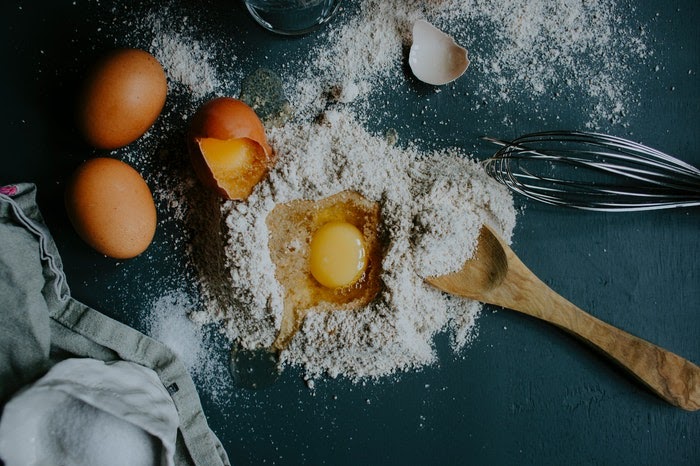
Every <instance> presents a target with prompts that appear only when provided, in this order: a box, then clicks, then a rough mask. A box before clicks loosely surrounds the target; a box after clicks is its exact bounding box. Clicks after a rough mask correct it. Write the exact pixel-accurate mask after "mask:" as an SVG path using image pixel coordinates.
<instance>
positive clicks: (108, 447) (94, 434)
mask: <svg viewBox="0 0 700 466" xmlns="http://www.w3.org/2000/svg"><path fill="white" fill-rule="evenodd" d="M178 421H179V420H178V415H177V410H176V409H175V404H174V403H173V401H172V400H171V399H170V395H169V394H168V392H167V391H166V390H165V388H164V387H163V385H162V384H161V383H160V379H158V375H157V374H156V373H155V372H154V371H152V370H151V369H148V368H146V367H143V366H140V365H138V364H134V363H131V362H127V361H115V362H108V363H105V362H102V361H98V360H96V359H90V358H76V359H67V360H65V361H62V362H59V363H58V364H56V365H55V366H53V367H52V368H51V369H50V370H49V372H48V373H47V374H46V375H45V376H43V377H42V378H41V379H39V380H38V381H37V382H35V383H34V384H33V385H31V386H30V387H29V388H28V389H26V390H23V391H21V392H20V393H19V394H17V395H16V396H15V397H13V398H12V399H11V400H10V401H9V402H8V403H7V405H5V408H4V410H3V415H2V418H0V458H3V460H4V461H5V464H6V465H7V466H27V465H46V464H57V465H59V464H71V465H74V466H81V465H85V466H90V465H96V464H99V465H101V466H110V465H114V466H117V465H130V466H138V465H143V466H147V465H161V466H172V465H173V458H174V455H175V441H176V439H177V427H178V423H179V422H178Z"/></svg>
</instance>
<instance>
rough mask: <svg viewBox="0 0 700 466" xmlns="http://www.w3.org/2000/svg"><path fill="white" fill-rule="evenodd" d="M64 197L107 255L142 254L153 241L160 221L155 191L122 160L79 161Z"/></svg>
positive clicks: (78, 225)
mask: <svg viewBox="0 0 700 466" xmlns="http://www.w3.org/2000/svg"><path fill="white" fill-rule="evenodd" d="M65 202H66V210H67V212H68V217H69V218H70V221H71V223H72V224H73V227H74V228H75V230H76V231H77V232H78V235H80V237H81V238H82V239H83V240H84V241H85V242H86V243H88V244H89V245H90V246H92V247H93V248H94V249H95V250H97V251H98V252H101V253H102V254H104V255H106V256H109V257H113V258H115V259H129V258H132V257H135V256H138V255H139V254H141V253H142V252H143V251H145V250H146V248H148V245H149V244H151V241H152V240H153V236H154V234H155V230H156V223H157V222H156V207H155V204H154V202H153V196H152V195H151V191H150V189H149V188H148V185H147V184H146V182H145V181H144V179H143V178H142V177H141V175H140V174H139V173H138V172H137V171H136V170H134V169H133V168H132V167H131V166H130V165H128V164H126V163H124V162H122V161H120V160H117V159H112V158H107V157H98V158H94V159H90V160H88V161H87V162H84V163H83V164H82V165H80V166H79V167H78V168H77V170H76V171H75V173H74V174H73V177H72V178H71V180H70V181H69V183H68V186H67V189H66V193H65Z"/></svg>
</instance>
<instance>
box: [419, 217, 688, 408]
mask: <svg viewBox="0 0 700 466" xmlns="http://www.w3.org/2000/svg"><path fill="white" fill-rule="evenodd" d="M426 281H427V282H428V283H429V284H431V285H432V286H434V287H436V288H438V289H440V290H442V291H445V292H447V293H451V294H454V295H458V296H462V297H465V298H470V299H474V300H477V301H481V302H484V303H488V304H493V305H496V306H501V307H505V308H509V309H513V310H515V311H519V312H522V313H524V314H528V315H530V316H533V317H537V318H538V319H542V320H544V321H546V322H550V323H552V324H554V325H556V326H558V327H560V328H562V329H563V330H566V331H567V332H569V333H571V334H573V335H574V336H576V337H578V338H580V339H581V340H583V341H584V342H586V343H588V344H589V345H591V346H593V347H594V348H596V349H598V350H599V351H600V352H601V353H602V354H604V355H606V356H608V357H609V358H611V359H612V360H613V361H615V362H616V363H618V364H619V365H620V366H621V367H623V368H624V369H626V370H627V371H629V372H630V373H631V374H632V375H634V376H635V377H636V378H637V379H639V380H640V381H641V382H642V383H644V384H645V385H646V386H647V387H648V388H649V389H651V390H652V391H653V392H654V393H656V394H657V395H658V396H660V397H661V398H663V399H664V400H666V401H668V402H669V403H671V404H673V405H675V406H678V407H680V408H683V409H685V410H688V411H696V410H698V409H700V368H699V367H698V366H696V365H695V364H693V363H692V362H690V361H688V360H686V359H683V358H681V357H680V356H678V355H676V354H674V353H672V352H670V351H667V350H665V349H663V348H661V347H659V346H656V345H654V344H652V343H649V342H648V341H646V340H643V339H641V338H638V337H636V336H634V335H631V334H629V333H627V332H625V331H623V330H621V329H619V328H616V327H613V326H612V325H610V324H607V323H605V322H603V321H601V320H599V319H597V318H595V317H593V316H591V315H590V314H588V313H586V312H585V311H583V310H582V309H580V308H578V307H576V306H575V305H574V304H572V303H571V302H569V301H567V300H566V299H564V298H563V297H561V296H560V295H558V294H557V293H556V292H554V291H553V290H552V289H551V288H549V287H548V286H547V285H546V284H545V283H544V282H542V281H541V280H540V279H539V278H537V276H535V274H534V273H532V272H531V271H530V270H529V269H528V268H527V267H526V266H525V265H524V264H523V263H522V261H521V260H520V259H519V258H518V257H517V256H516V255H515V253H514V252H513V250H512V249H511V248H510V247H508V245H507V244H506V243H505V242H504V240H503V239H501V238H500V237H499V236H498V235H497V234H496V233H495V232H494V231H493V230H492V229H491V228H490V227H488V226H483V227H482V228H481V231H480V234H479V239H478V243H477V247H476V250H475V252H474V256H473V257H472V258H471V259H469V260H467V261H466V262H465V263H464V265H463V266H462V268H461V269H460V270H458V271H457V272H454V273H450V274H447V275H441V276H438V277H430V278H427V279H426Z"/></svg>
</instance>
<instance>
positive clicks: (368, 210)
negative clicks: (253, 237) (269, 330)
mask: <svg viewBox="0 0 700 466" xmlns="http://www.w3.org/2000/svg"><path fill="white" fill-rule="evenodd" d="M266 223H267V226H268V229H269V232H270V237H269V242H268V246H269V248H270V258H271V259H272V262H273V263H274V264H275V277H276V278H277V281H278V282H279V283H280V285H282V287H283V288H284V310H283V315H282V321H281V324H280V330H279V334H278V337H277V340H276V341H275V343H274V346H275V347H276V348H278V349H283V348H285V347H286V346H287V345H288V344H289V342H290V341H291V339H292V338H293V336H294V334H295V333H296V331H297V330H298V329H299V327H300V326H301V324H302V322H303V320H304V317H305V316H306V314H307V312H308V311H310V310H311V309H313V310H314V311H316V312H331V311H336V310H344V311H350V310H354V309H360V308H362V307H364V306H366V305H367V304H369V303H370V302H371V301H372V300H373V299H374V298H375V296H377V294H378V293H379V291H380V290H381V279H380V274H381V264H382V246H381V242H380V238H379V225H380V211H379V204H378V203H377V202H373V201H370V200H369V199H366V198H365V197H363V196H362V195H360V194H359V193H356V192H354V191H342V192H340V193H337V194H334V195H333V196H330V197H327V198H324V199H320V200H317V201H310V200H301V199H300V200H295V201H290V202H286V203H284V204H278V205H277V206H275V208H274V209H272V211H271V212H270V214H269V215H268V217H267V220H266Z"/></svg>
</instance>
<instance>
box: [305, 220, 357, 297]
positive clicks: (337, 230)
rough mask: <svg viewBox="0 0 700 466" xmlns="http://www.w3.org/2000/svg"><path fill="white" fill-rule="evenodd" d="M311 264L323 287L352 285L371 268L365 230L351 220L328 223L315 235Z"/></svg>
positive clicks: (310, 252) (310, 251)
mask: <svg viewBox="0 0 700 466" xmlns="http://www.w3.org/2000/svg"><path fill="white" fill-rule="evenodd" d="M309 266H310V268H311V275H313V276H314V278H315V279H316V280H318V282H319V283H320V284H321V285H323V286H326V287H328V288H342V287H345V286H350V285H352V284H353V283H355V282H356V281H357V280H359V279H360V277H361V276H362V274H363V273H364V271H365V269H366V268H367V254H366V252H365V245H364V239H363V237H362V233H361V232H360V230H358V229H357V227H356V226H354V225H352V224H351V223H347V222H330V223H326V224H325V225H323V226H322V227H321V228H319V229H318V230H317V231H316V233H314V235H313V237H312V238H311V245H310V247H309Z"/></svg>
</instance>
